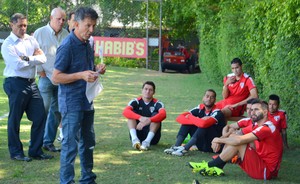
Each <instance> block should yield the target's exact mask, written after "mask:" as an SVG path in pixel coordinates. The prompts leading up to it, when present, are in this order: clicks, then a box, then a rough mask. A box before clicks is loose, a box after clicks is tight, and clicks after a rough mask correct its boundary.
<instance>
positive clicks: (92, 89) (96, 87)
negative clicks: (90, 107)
mask: <svg viewBox="0 0 300 184" xmlns="http://www.w3.org/2000/svg"><path fill="white" fill-rule="evenodd" d="M99 78H100V77H98V78H97V79H96V80H95V81H94V82H87V83H86V90H85V95H86V97H87V99H88V101H89V103H91V102H92V101H93V100H94V99H95V98H96V96H98V95H99V94H100V93H101V91H102V90H103V86H102V84H101V83H100V81H99Z"/></svg>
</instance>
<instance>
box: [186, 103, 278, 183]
mask: <svg viewBox="0 0 300 184" xmlns="http://www.w3.org/2000/svg"><path fill="white" fill-rule="evenodd" d="M251 119H252V121H253V122H255V124H254V126H248V127H246V128H244V129H242V133H243V135H231V136H229V137H227V138H215V139H214V140H213V141H212V148H213V150H214V151H215V152H217V151H219V149H220V148H221V145H222V144H225V146H224V148H223V150H222V152H221V154H220V155H219V156H218V157H217V158H216V159H213V160H211V161H210V162H205V161H202V162H201V163H196V162H189V165H190V167H192V168H193V170H194V171H198V172H200V174H202V175H209V176H218V175H224V171H223V167H224V166H225V165H226V163H227V161H229V160H230V159H232V157H233V156H235V155H236V154H238V156H239V158H240V162H239V163H238V164H239V166H240V167H241V169H243V170H244V172H246V173H247V174H248V175H249V176H250V177H251V178H254V179H260V180H270V179H272V178H275V177H277V175H278V171H279V168H280V163H281V159H282V152H283V145H282V138H281V136H280V133H279V131H278V130H277V129H276V126H275V125H274V124H273V123H272V122H271V121H269V120H268V105H267V104H266V103H264V102H262V101H261V100H259V99H257V100H255V101H253V102H252V107H251Z"/></svg>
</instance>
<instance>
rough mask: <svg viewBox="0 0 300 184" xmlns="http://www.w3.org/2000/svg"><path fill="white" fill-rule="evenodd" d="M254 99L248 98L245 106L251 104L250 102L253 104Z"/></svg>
mask: <svg viewBox="0 0 300 184" xmlns="http://www.w3.org/2000/svg"><path fill="white" fill-rule="evenodd" d="M254 99H255V98H250V99H249V100H247V104H252V102H253V100H254Z"/></svg>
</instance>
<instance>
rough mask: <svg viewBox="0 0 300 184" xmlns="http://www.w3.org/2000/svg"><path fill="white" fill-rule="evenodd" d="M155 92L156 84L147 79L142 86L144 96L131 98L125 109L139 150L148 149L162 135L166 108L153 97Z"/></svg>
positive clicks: (133, 143)
mask: <svg viewBox="0 0 300 184" xmlns="http://www.w3.org/2000/svg"><path fill="white" fill-rule="evenodd" d="M154 93H155V84H154V83H153V82H152V81H146V82H145V83H144V84H143V87H142V96H141V97H138V98H135V99H133V100H131V101H130V102H129V103H128V105H127V107H126V108H125V109H124V111H123V115H124V116H125V117H126V118H127V119H128V121H127V126H128V129H129V133H130V139H131V141H132V146H133V147H134V148H135V149H138V150H148V149H149V147H150V145H156V144H157V143H158V142H159V140H160V137H161V122H162V121H163V120H164V119H165V118H166V110H165V108H164V104H163V103H162V102H161V101H159V100H157V99H156V98H154V97H153V95H154ZM141 141H142V144H141Z"/></svg>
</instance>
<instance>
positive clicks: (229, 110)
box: [216, 58, 258, 121]
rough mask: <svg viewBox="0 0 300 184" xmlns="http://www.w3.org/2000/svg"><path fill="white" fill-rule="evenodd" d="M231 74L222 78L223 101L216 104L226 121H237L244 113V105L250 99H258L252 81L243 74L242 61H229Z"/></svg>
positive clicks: (237, 59)
mask: <svg viewBox="0 0 300 184" xmlns="http://www.w3.org/2000/svg"><path fill="white" fill-rule="evenodd" d="M231 70H232V72H233V73H231V74H229V75H227V76H225V77H224V81H223V83H224V86H223V91H222V95H223V100H221V101H219V102H217V103H216V105H217V106H219V105H220V106H221V107H222V112H223V114H224V116H225V117H226V119H227V120H232V121H238V120H240V119H241V118H242V116H243V114H244V111H245V108H246V107H245V104H246V103H247V100H249V99H251V98H258V94H257V89H256V86H255V84H254V82H253V79H252V78H251V77H250V76H249V75H248V74H246V73H244V72H243V68H242V61H241V60H240V59H239V58H234V59H233V60H232V61H231Z"/></svg>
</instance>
